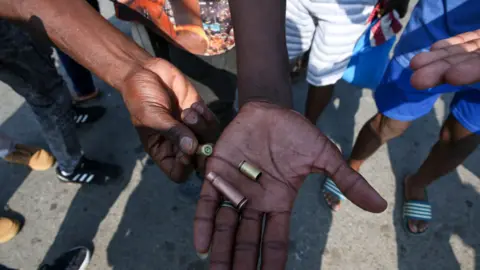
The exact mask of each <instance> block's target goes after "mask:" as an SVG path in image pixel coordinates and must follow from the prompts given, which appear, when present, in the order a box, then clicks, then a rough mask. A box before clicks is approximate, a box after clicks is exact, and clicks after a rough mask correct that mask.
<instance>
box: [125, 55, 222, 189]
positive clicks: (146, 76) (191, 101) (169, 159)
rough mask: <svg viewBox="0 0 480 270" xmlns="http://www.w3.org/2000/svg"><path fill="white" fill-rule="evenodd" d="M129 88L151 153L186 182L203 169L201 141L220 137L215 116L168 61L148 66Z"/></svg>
mask: <svg viewBox="0 0 480 270" xmlns="http://www.w3.org/2000/svg"><path fill="white" fill-rule="evenodd" d="M126 84H127V85H126V89H128V91H125V92H124V93H123V99H124V101H125V104H126V106H127V108H128V110H129V111H130V114H131V118H132V122H133V124H134V126H135V128H136V129H137V132H138V134H139V136H140V140H141V141H142V143H143V145H144V148H145V151H146V152H147V153H148V154H149V155H150V156H151V157H152V159H153V160H154V161H155V163H156V164H157V165H158V166H159V167H160V169H162V170H163V171H164V172H165V173H166V174H167V176H168V177H170V178H171V179H172V180H173V181H176V182H181V181H184V180H185V179H186V178H187V177H188V176H189V175H190V173H191V172H192V170H193V169H194V168H198V167H202V160H201V158H197V157H196V155H195V152H196V149H197V147H198V144H199V142H200V143H205V142H213V141H214V140H215V138H216V137H217V134H218V128H217V120H216V118H215V116H214V115H213V113H212V112H211V111H210V110H209V109H208V108H207V106H206V105H205V103H204V102H203V101H202V100H201V98H200V96H199V95H198V93H197V92H196V90H195V89H194V88H193V86H192V85H191V84H190V82H189V81H188V80H187V79H186V78H185V77H184V76H183V74H182V73H181V72H180V71H179V70H177V69H176V68H175V67H174V66H172V65H171V64H170V63H168V62H167V61H165V60H162V59H152V60H151V61H149V62H147V63H146V64H145V65H144V66H143V67H141V68H139V69H137V70H135V71H133V72H132V74H131V75H130V76H129V77H128V78H127V80H126ZM203 163H204V160H203ZM200 169H201V168H200Z"/></svg>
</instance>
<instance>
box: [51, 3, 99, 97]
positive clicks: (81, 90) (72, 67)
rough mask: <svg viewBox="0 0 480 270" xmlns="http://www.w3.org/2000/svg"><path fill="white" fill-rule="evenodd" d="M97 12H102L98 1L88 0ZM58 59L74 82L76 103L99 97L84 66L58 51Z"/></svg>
mask: <svg viewBox="0 0 480 270" xmlns="http://www.w3.org/2000/svg"><path fill="white" fill-rule="evenodd" d="M86 1H87V2H88V3H89V4H90V5H91V6H92V7H93V8H94V9H95V10H97V11H98V12H100V6H99V4H98V1H97V0H86ZM57 53H58V57H59V58H60V61H61V62H62V65H63V67H64V68H65V71H66V72H67V74H68V77H70V79H71V80H72V83H73V88H74V90H75V94H76V96H75V97H74V101H75V102H82V101H87V100H90V99H92V98H95V97H97V95H98V93H99V91H98V89H96V88H95V84H94V83H93V78H92V74H91V73H90V71H89V70H88V69H86V68H84V67H83V66H82V65H80V64H79V63H77V62H76V61H75V60H73V59H72V58H70V56H68V55H67V54H65V53H63V52H62V51H61V50H58V49H57Z"/></svg>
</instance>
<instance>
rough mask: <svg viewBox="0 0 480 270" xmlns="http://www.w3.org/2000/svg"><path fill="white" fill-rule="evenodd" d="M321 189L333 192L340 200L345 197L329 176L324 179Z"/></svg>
mask: <svg viewBox="0 0 480 270" xmlns="http://www.w3.org/2000/svg"><path fill="white" fill-rule="evenodd" d="M323 190H324V191H328V192H330V193H333V194H335V196H337V197H338V199H339V200H340V201H344V200H345V199H346V198H345V195H343V193H342V192H341V191H340V189H338V187H337V185H335V182H333V180H332V179H330V178H327V180H325V184H323Z"/></svg>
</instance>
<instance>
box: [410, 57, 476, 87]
mask: <svg viewBox="0 0 480 270" xmlns="http://www.w3.org/2000/svg"><path fill="white" fill-rule="evenodd" d="M419 56H421V55H419ZM414 59H415V58H414ZM479 81H480V54H478V53H464V54H457V55H453V56H449V57H447V58H444V59H440V60H438V61H434V62H432V63H430V64H428V65H425V66H422V67H421V68H419V69H418V70H417V71H415V73H414V74H413V75H412V78H411V83H412V86H413V87H415V88H417V89H427V88H431V87H434V86H437V85H440V84H443V83H448V84H452V85H466V84H472V83H476V82H479Z"/></svg>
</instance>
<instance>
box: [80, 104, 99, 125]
mask: <svg viewBox="0 0 480 270" xmlns="http://www.w3.org/2000/svg"><path fill="white" fill-rule="evenodd" d="M106 110H107V109H105V108H104V107H101V106H91V107H85V108H83V107H77V106H73V112H74V114H75V116H74V117H73V121H74V122H75V124H77V126H82V125H85V124H91V123H94V122H96V121H98V119H100V118H102V116H103V115H104V114H105V111H106Z"/></svg>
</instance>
